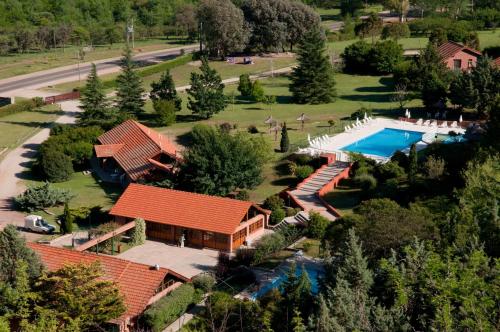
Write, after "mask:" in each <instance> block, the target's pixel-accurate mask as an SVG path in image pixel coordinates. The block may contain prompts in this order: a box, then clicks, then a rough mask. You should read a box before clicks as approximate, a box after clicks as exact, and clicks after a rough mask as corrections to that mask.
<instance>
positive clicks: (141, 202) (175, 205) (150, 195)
mask: <svg viewBox="0 0 500 332" xmlns="http://www.w3.org/2000/svg"><path fill="white" fill-rule="evenodd" d="M251 206H254V207H255V208H257V209H259V210H260V211H262V212H263V213H269V212H267V211H264V210H262V209H260V208H259V207H257V206H256V205H255V204H253V203H252V202H245V201H240V200H235V199H231V198H224V197H216V196H209V195H202V194H195V193H190V192H186V191H178V190H172V189H164V188H158V187H152V186H145V185H140V184H135V183H131V184H130V185H129V186H128V187H127V189H126V190H125V192H124V193H123V194H122V195H121V197H120V198H119V199H118V202H116V204H115V206H113V208H112V209H111V211H110V212H109V213H110V214H111V215H114V216H121V217H127V218H143V219H144V220H147V221H153V222H157V223H162V224H168V225H174V226H180V227H186V228H192V229H199V230H205V231H209V232H217V233H222V234H233V233H234V232H235V230H236V228H237V227H238V226H239V225H240V223H241V222H242V221H243V218H244V217H245V215H246V214H247V212H248V210H249V209H250V207H251Z"/></svg>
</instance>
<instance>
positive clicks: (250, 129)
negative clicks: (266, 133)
mask: <svg viewBox="0 0 500 332" xmlns="http://www.w3.org/2000/svg"><path fill="white" fill-rule="evenodd" d="M247 130H248V132H249V133H250V134H258V133H259V129H257V127H256V126H255V125H249V126H248V129H247Z"/></svg>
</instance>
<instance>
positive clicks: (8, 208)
mask: <svg viewBox="0 0 500 332" xmlns="http://www.w3.org/2000/svg"><path fill="white" fill-rule="evenodd" d="M60 105H61V109H62V111H63V112H64V114H63V115H62V116H60V117H59V118H58V119H57V120H56V121H55V122H56V123H74V122H75V119H76V117H75V116H76V114H77V113H78V112H80V108H79V107H78V105H79V102H78V101H74V100H72V101H65V102H62V103H60ZM49 134H50V128H44V129H42V130H41V131H39V132H38V133H37V134H35V135H34V136H32V137H31V138H29V139H28V140H26V141H25V142H24V143H23V144H22V145H21V146H19V147H18V148H16V149H14V150H12V151H10V152H9V153H8V154H7V155H6V156H5V158H4V159H3V160H2V161H1V162H0V183H1V189H0V228H2V226H3V225H4V224H6V223H13V224H15V225H18V226H20V225H22V223H23V220H24V214H23V213H20V212H17V211H13V210H12V198H13V197H15V196H17V195H19V194H20V193H22V192H23V190H24V189H25V188H26V187H25V185H24V184H23V182H22V180H23V178H24V175H23V173H25V172H26V171H27V170H28V168H29V166H30V164H31V162H32V161H33V158H35V156H36V154H37V150H38V147H39V146H40V144H41V143H42V142H43V141H45V140H46V139H47V138H48V137H49Z"/></svg>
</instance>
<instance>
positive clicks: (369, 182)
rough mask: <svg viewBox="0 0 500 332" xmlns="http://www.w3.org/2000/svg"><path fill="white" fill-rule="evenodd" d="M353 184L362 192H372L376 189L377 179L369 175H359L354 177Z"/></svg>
mask: <svg viewBox="0 0 500 332" xmlns="http://www.w3.org/2000/svg"><path fill="white" fill-rule="evenodd" d="M354 182H355V183H356V185H357V186H358V187H360V188H361V189H362V190H363V191H365V192H367V191H372V190H374V189H375V188H376V187H377V179H375V177H373V175H370V174H359V175H356V176H355V177H354Z"/></svg>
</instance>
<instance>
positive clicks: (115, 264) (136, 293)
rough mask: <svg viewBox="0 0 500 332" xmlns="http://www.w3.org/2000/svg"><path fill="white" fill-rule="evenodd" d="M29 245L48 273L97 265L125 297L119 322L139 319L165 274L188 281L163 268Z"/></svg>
mask: <svg viewBox="0 0 500 332" xmlns="http://www.w3.org/2000/svg"><path fill="white" fill-rule="evenodd" d="M28 245H29V246H30V247H31V249H33V250H34V251H35V252H37V253H38V255H39V256H40V258H41V260H42V262H43V264H44V265H45V267H46V268H47V269H48V270H49V271H55V270H58V269H60V268H62V267H63V266H64V265H68V264H78V263H83V264H90V263H92V262H95V261H99V262H100V263H101V267H102V269H103V271H104V277H105V278H106V279H109V280H112V281H114V282H116V283H117V285H118V287H119V289H120V292H121V294H122V295H123V297H124V302H125V305H126V307H127V310H126V312H125V313H124V314H123V315H122V316H121V317H120V319H119V320H125V319H126V317H130V318H133V317H136V316H138V315H140V314H141V313H142V312H143V311H144V309H146V306H147V304H148V301H149V300H150V299H151V298H152V297H153V296H154V295H155V294H156V290H157V289H158V287H159V286H160V285H161V283H162V281H163V280H164V279H165V277H166V276H167V274H169V273H170V274H172V275H174V276H176V277H178V278H180V279H183V280H187V278H185V277H183V276H181V275H179V274H177V273H175V272H172V271H170V270H168V269H165V268H160V269H159V270H156V269H153V268H151V267H150V266H148V265H144V264H139V263H134V262H129V261H126V260H123V259H120V258H115V257H110V256H104V255H96V254H93V253H89V252H79V251H74V250H70V249H65V248H57V247H51V246H47V245H42V244H37V243H28Z"/></svg>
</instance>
